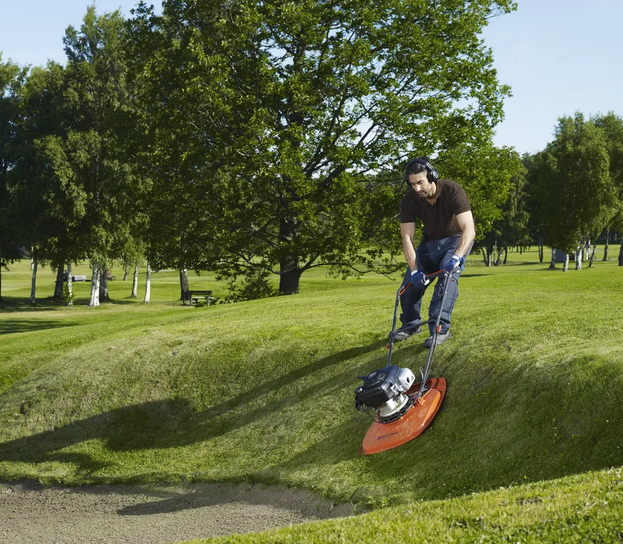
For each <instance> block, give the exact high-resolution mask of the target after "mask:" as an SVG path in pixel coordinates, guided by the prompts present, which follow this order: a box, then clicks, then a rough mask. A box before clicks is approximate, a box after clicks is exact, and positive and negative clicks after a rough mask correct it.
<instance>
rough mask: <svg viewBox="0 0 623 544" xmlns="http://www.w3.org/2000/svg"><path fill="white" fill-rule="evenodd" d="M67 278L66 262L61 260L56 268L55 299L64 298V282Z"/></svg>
mask: <svg viewBox="0 0 623 544" xmlns="http://www.w3.org/2000/svg"><path fill="white" fill-rule="evenodd" d="M64 280H65V263H64V262H63V261H62V260H61V262H60V263H58V269H57V270H56V283H55V284H54V300H63V284H64Z"/></svg>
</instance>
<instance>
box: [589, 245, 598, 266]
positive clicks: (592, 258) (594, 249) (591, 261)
mask: <svg viewBox="0 0 623 544" xmlns="http://www.w3.org/2000/svg"><path fill="white" fill-rule="evenodd" d="M596 252H597V244H595V245H593V251H591V256H590V259H589V260H588V267H589V268H592V267H593V261H594V260H595V253H596Z"/></svg>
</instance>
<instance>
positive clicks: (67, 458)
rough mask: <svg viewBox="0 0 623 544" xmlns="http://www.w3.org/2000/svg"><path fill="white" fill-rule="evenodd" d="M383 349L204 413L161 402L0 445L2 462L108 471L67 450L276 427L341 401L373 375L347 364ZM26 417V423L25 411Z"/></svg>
mask: <svg viewBox="0 0 623 544" xmlns="http://www.w3.org/2000/svg"><path fill="white" fill-rule="evenodd" d="M384 343H385V340H379V341H377V342H374V343H372V344H370V345H368V346H365V347H359V348H352V349H348V350H345V351H342V352H339V353H336V354H333V355H331V356H328V357H324V358H322V359H319V360H317V361H314V362H312V363H310V364H309V365H306V366H304V367H302V368H300V369H297V370H294V371H293V372H290V373H288V374H286V375H283V376H280V377H278V378H276V379H274V380H270V381H268V382H266V383H263V384H261V385H259V386H257V387H254V388H252V389H250V390H247V391H245V392H244V393H242V394H240V395H237V396H235V397H233V398H231V399H228V400H226V401H225V402H223V403H221V404H218V405H215V406H212V407H210V408H207V409H205V410H197V409H196V408H195V407H194V405H193V404H192V403H191V402H190V401H188V400H187V399H184V398H172V399H164V400H157V401H152V402H146V403H142V404H136V405H131V406H125V407H122V408H118V409H115V410H111V411H108V412H104V413H102V414H98V415H95V416H92V417H89V418H86V419H82V420H78V421H74V422H72V423H69V424H68V425H65V426H63V427H60V428H56V429H54V430H49V431H44V432H41V433H38V434H35V435H31V436H26V437H23V438H18V439H15V440H11V441H7V442H4V443H0V462H21V463H45V462H53V461H57V462H61V463H68V464H69V463H71V464H74V465H76V466H77V467H78V470H79V471H81V472H83V473H90V472H94V471H97V470H100V469H101V468H103V467H104V466H105V465H103V464H102V463H101V462H98V461H97V460H95V459H93V458H91V456H90V455H88V454H86V453H82V452H66V451H63V450H65V449H67V448H70V447H72V446H75V445H77V444H80V443H82V442H86V441H89V440H93V439H99V440H103V441H104V442H105V444H106V447H107V448H108V449H109V450H112V451H115V452H125V451H139V450H150V449H162V448H174V447H183V446H187V445H190V444H194V443H197V442H203V441H206V440H210V439H214V438H217V437H220V436H223V435H225V434H228V433H230V432H232V431H235V430H237V429H239V428H241V427H245V426H247V425H250V424H253V423H254V422H256V421H258V420H261V419H266V420H267V421H274V420H276V418H279V417H280V416H279V414H280V412H282V411H284V410H287V409H288V408H290V407H293V406H295V405H297V404H300V403H302V402H306V401H309V399H313V398H315V397H316V396H317V395H321V394H325V395H326V394H329V395H334V396H336V398H338V395H340V396H341V395H342V390H343V388H344V386H345V384H349V383H352V384H353V386H354V385H356V381H357V379H356V376H357V375H358V374H361V373H367V372H368V371H369V370H370V369H366V368H365V366H366V365H367V366H369V365H370V363H369V361H365V362H358V361H356V362H355V363H354V364H353V363H352V362H351V364H347V363H348V361H349V360H351V359H357V358H359V357H361V356H363V355H365V354H367V353H369V352H371V351H374V350H378V349H379V348H381V347H382V346H383V344H384ZM336 364H340V365H344V369H343V370H338V371H337V372H332V373H331V376H329V377H326V376H323V379H320V380H318V381H311V380H309V377H311V376H313V375H314V374H315V373H317V372H319V371H322V370H324V369H326V368H327V367H329V366H331V365H336ZM302 380H303V381H302ZM353 389H354V387H353ZM275 391H281V392H285V394H283V395H281V396H279V397H278V398H274V399H273V397H272V396H271V395H272V394H273V393H274V392H275ZM22 413H23V415H24V416H26V417H27V415H28V412H27V409H26V410H25V411H24V410H22ZM338 434H339V432H338Z"/></svg>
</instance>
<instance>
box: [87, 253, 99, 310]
mask: <svg viewBox="0 0 623 544" xmlns="http://www.w3.org/2000/svg"><path fill="white" fill-rule="evenodd" d="M91 268H92V276H91V300H90V301H89V308H95V307H97V306H99V305H100V266H99V265H98V264H95V263H94V264H93V265H92V267H91Z"/></svg>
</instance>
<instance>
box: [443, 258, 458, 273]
mask: <svg viewBox="0 0 623 544" xmlns="http://www.w3.org/2000/svg"><path fill="white" fill-rule="evenodd" d="M460 267H461V257H459V256H458V255H452V258H451V259H450V260H449V261H448V262H447V263H446V266H444V267H443V269H444V270H445V271H446V273H447V274H452V272H454V271H455V270H456V269H457V268H460Z"/></svg>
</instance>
